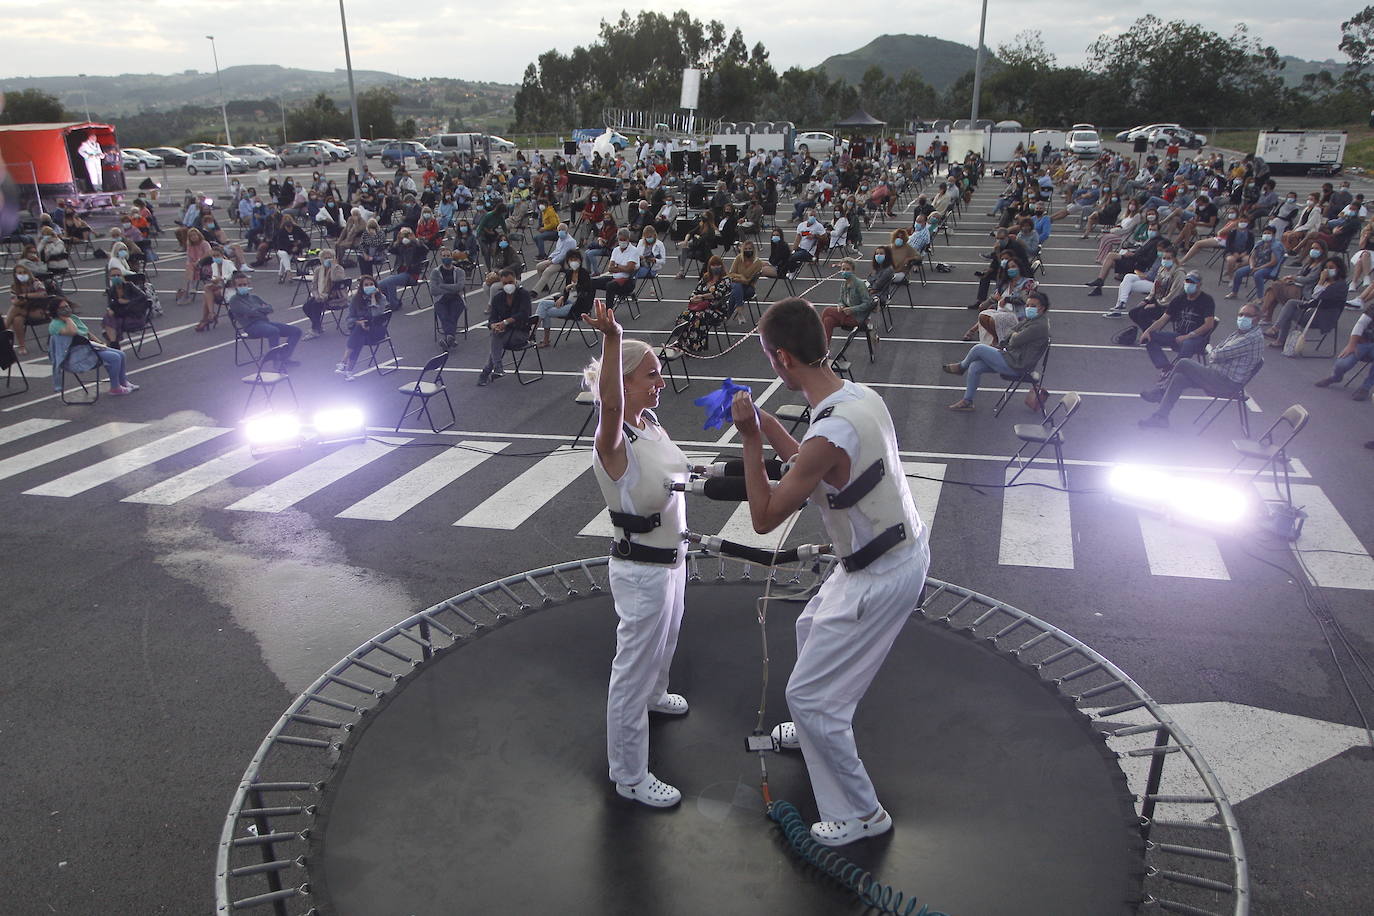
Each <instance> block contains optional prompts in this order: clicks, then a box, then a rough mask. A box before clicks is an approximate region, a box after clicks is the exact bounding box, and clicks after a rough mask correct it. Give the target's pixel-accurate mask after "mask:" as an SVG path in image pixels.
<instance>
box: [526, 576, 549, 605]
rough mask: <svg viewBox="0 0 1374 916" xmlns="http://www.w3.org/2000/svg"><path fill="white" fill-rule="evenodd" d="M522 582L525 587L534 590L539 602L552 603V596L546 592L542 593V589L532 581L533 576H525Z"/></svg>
mask: <svg viewBox="0 0 1374 916" xmlns="http://www.w3.org/2000/svg"><path fill="white" fill-rule="evenodd" d="M524 580H525V584H526V585H528V586H529V587H530V588H532V589H534V591H535V594H537V595H538V596H539V600H540V601H541V602H543V603H544V604H552V603H553V596H552V595H550V594H549V593H548V592H546V591H544V590H543V589H542V588H540V587H539V583H538V582H536V581H535V580H534V577H533V576H525V577H524Z"/></svg>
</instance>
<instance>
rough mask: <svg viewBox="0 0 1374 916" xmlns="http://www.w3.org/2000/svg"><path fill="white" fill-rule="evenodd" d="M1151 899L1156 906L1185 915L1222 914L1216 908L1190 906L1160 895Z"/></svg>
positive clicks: (1206, 915) (1213, 915)
mask: <svg viewBox="0 0 1374 916" xmlns="http://www.w3.org/2000/svg"><path fill="white" fill-rule="evenodd" d="M1151 900H1152V901H1153V902H1154V905H1155V906H1157V907H1159V908H1160V909H1161V910H1167V911H1168V912H1170V913H1182V914H1183V916H1220V914H1219V913H1217V911H1216V910H1203V909H1199V908H1198V907H1195V906H1189V905H1188V904H1186V903H1178V902H1176V901H1173V900H1165V899H1163V898H1160V897H1152V898H1151Z"/></svg>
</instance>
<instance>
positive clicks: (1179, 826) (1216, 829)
mask: <svg viewBox="0 0 1374 916" xmlns="http://www.w3.org/2000/svg"><path fill="white" fill-rule="evenodd" d="M1154 826H1155V827H1163V828H1165V829H1168V830H1202V831H1205V832H1208V833H1226V828H1225V827H1224V826H1222V825H1221V824H1209V823H1207V822H1206V821H1161V820H1155V821H1154Z"/></svg>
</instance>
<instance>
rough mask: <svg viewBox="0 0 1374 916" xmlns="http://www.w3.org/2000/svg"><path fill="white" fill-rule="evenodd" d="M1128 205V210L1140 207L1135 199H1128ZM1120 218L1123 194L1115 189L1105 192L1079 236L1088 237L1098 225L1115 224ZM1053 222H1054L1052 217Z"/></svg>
mask: <svg viewBox="0 0 1374 916" xmlns="http://www.w3.org/2000/svg"><path fill="white" fill-rule="evenodd" d="M1126 206H1127V208H1128V211H1130V210H1134V209H1138V208H1139V205H1138V204H1137V203H1136V202H1135V201H1134V200H1132V201H1128V202H1127V204H1126ZM1066 215H1067V211H1066ZM1120 218H1121V195H1120V194H1118V193H1116V192H1115V191H1113V192H1112V194H1111V195H1110V196H1108V195H1106V194H1103V195H1102V197H1101V200H1099V201H1098V204H1097V206H1096V207H1095V208H1094V209H1093V211H1092V212H1091V213H1089V214H1088V220H1087V222H1086V223H1085V224H1084V226H1083V234H1082V235H1080V236H1079V238H1081V239H1085V238H1087V237H1088V233H1090V232H1092V231H1093V229H1095V228H1097V227H1098V226H1114V225H1116V223H1117V220H1119V219H1120ZM1051 222H1053V219H1052V218H1051Z"/></svg>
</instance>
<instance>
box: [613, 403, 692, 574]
mask: <svg viewBox="0 0 1374 916" xmlns="http://www.w3.org/2000/svg"><path fill="white" fill-rule="evenodd" d="M645 416H646V417H647V418H648V419H649V421H650V422H652V423H655V424H657V422H658V419H657V418H656V417H655V416H654V415H653V414H651V413H649V412H648V411H645ZM621 428H622V429H623V430H624V432H625V438H627V439H628V440H629V441H631V442H636V441H638V439H639V434H638V433H636V432H635V430H634V427H632V426H631V425H630V424H629V423H622V424H621ZM609 511H610V513H611V524H612V525H614V526H615V527H617V528H619V529H620V530H621V532H622V534H621V536H620V537H619V538H617V539H616V540H613V541H611V556H613V557H619V558H620V559H622V560H634V561H635V562H636V563H661V564H663V565H665V566H673V565H676V563H677V558H678V552H677V551H676V550H675V549H673V548H670V547H650V546H649V545H647V544H636V543H635V542H634V541H632V540H630V535H632V534H648V533H649V532H650V531H653V530H654V529H655V528H660V527H662V526H663V516H662V515H661V514H660V513H658V512H655V513H654V514H653V515H635V514H634V513H632V512H617V511H615V510H614V509H611V510H609Z"/></svg>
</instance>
